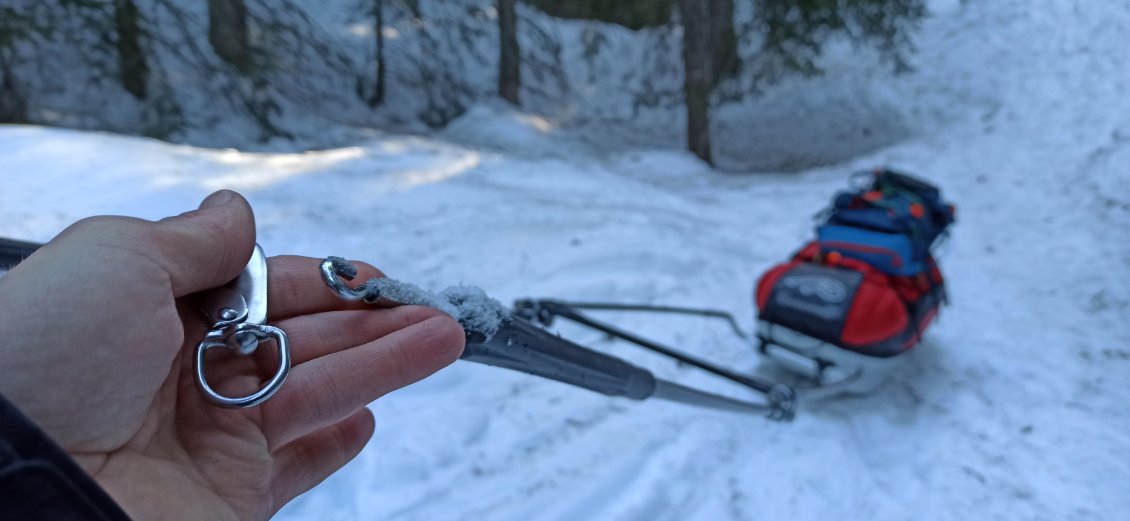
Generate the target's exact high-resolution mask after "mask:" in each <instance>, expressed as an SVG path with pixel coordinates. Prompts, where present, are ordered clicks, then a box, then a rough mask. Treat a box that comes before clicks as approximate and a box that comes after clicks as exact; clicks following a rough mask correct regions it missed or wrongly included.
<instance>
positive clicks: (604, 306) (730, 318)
mask: <svg viewBox="0 0 1130 521" xmlns="http://www.w3.org/2000/svg"><path fill="white" fill-rule="evenodd" d="M522 302H534V301H522ZM553 302H554V303H555V304H557V305H559V306H565V307H569V308H573V309H575V310H577V309H583V310H592V311H642V312H646V313H670V314H675V315H693V316H699V317H707V318H717V319H720V320H723V321H725V322H726V323H727V324H729V326H730V329H731V330H732V331H733V332H734V335H735V336H737V337H738V338H741V339H743V340H749V335H748V334H746V332H745V331H742V328H741V326H739V325H738V321H737V320H735V319H734V315H732V314H730V313H727V312H725V311H721V310H717V309H702V308H686V307H681V306H654V305H650V304H613V303H607V302H574V301H562V300H554V301H553Z"/></svg>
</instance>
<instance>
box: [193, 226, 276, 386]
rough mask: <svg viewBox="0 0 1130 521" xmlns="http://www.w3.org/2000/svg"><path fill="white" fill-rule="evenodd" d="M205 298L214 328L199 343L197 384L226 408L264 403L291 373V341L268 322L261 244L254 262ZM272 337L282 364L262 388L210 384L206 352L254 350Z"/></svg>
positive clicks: (240, 352) (256, 248) (249, 353)
mask: <svg viewBox="0 0 1130 521" xmlns="http://www.w3.org/2000/svg"><path fill="white" fill-rule="evenodd" d="M206 298H207V300H206V301H205V313H206V314H207V315H208V319H209V320H210V321H212V328H211V329H210V330H209V331H208V332H207V333H206V334H205V335H204V339H203V340H201V341H200V343H199V344H197V345H196V353H195V354H196V356H195V359H194V360H195V364H194V365H195V373H196V385H197V387H198V388H200V392H201V393H203V394H204V398H205V399H207V400H208V401H210V402H212V403H214V404H216V405H220V406H224V407H253V406H255V405H259V404H260V403H263V402H264V401H266V400H267V399H268V398H270V397H271V396H272V395H274V394H275V393H276V392H278V390H279V388H280V387H282V384H283V381H284V380H286V376H287V374H289V373H290V342H289V341H288V340H287V336H286V332H285V331H283V330H281V329H279V328H277V327H275V326H270V325H267V258H266V256H265V255H264V254H263V249H262V248H260V247H259V245H258V244H256V245H255V251H254V252H253V253H252V254H251V261H250V262H248V263H247V267H246V268H244V269H243V273H241V274H240V275H239V277H237V278H236V279H235V280H233V281H232V282H231V283H230V284H228V285H227V286H224V287H222V288H217V289H215V290H212V291H211V292H210V293H209V294H208V296H207V297H206ZM271 339H273V340H274V341H275V344H276V347H277V349H278V353H279V367H278V369H277V370H275V374H274V376H272V377H271V379H270V380H268V381H267V383H266V384H264V385H263V386H262V387H261V388H259V390H257V391H255V392H254V393H251V394H249V395H247V396H238V397H231V396H225V395H223V394H220V393H219V392H218V391H216V390H215V389H214V388H213V387H212V386H211V385H210V384H209V383H208V378H207V376H206V375H205V372H204V353H205V352H206V351H208V350H209V349H213V348H217V347H223V348H227V349H230V350H232V352H234V353H236V354H237V355H240V356H248V355H251V354H252V353H254V352H255V350H256V349H257V348H258V347H259V344H260V343H261V342H263V341H266V340H271Z"/></svg>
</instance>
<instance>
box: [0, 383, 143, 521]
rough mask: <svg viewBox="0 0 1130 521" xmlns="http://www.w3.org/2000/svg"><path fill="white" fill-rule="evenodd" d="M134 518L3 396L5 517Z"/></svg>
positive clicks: (0, 512) (59, 520)
mask: <svg viewBox="0 0 1130 521" xmlns="http://www.w3.org/2000/svg"><path fill="white" fill-rule="evenodd" d="M16 520H19V521H48V520H50V521H72V520H82V521H87V520H97V521H129V516H127V515H126V513H125V512H123V511H122V509H121V508H120V507H118V505H117V504H116V503H114V500H113V499H111V498H110V496H109V495H108V494H106V492H105V491H103V490H102V488H101V487H99V486H98V484H97V483H95V482H94V480H93V479H91V477H90V476H89V475H87V473H86V472H85V471H84V470H82V469H81V468H80V467H79V466H78V464H76V463H75V462H74V460H72V459H71V457H70V456H69V455H67V453H66V452H64V451H63V449H61V448H59V446H58V445H55V443H54V442H53V441H51V439H50V438H48V437H47V435H46V434H45V433H43V431H40V430H39V428H38V427H36V426H35V425H34V424H32V423H31V420H29V419H27V418H26V417H25V416H24V415H23V414H21V413H20V411H19V410H17V409H16V408H15V407H14V406H13V405H12V404H10V403H8V401H7V400H5V399H4V397H3V396H0V521H16Z"/></svg>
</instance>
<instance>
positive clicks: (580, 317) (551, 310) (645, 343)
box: [515, 300, 778, 393]
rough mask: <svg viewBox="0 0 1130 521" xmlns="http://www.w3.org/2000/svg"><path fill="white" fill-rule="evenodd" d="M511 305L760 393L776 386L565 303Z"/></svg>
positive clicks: (528, 302)
mask: <svg viewBox="0 0 1130 521" xmlns="http://www.w3.org/2000/svg"><path fill="white" fill-rule="evenodd" d="M515 308H516V309H517V310H518V311H519V315H523V316H527V315H529V314H531V312H532V314H533V315H534V316H535V317H536V318H537V319H538V320H539V321H540V322H541V323H542V324H545V325H549V323H551V322H552V321H553V317H555V316H559V317H562V318H565V319H568V320H572V321H573V322H576V323H578V324H582V325H585V326H588V327H591V328H593V329H596V330H598V331H602V332H604V333H607V334H609V335H612V336H614V337H617V338H620V339H623V340H626V341H628V342H631V343H633V344H636V345H638V346H640V347H643V348H645V349H648V350H651V351H654V352H656V353H659V354H662V355H664V356H667V357H670V358H673V359H675V360H678V361H680V362H682V363H685V364H687V365H692V366H694V367H697V368H699V369H702V370H704V371H707V372H710V373H713V374H715V375H717V376H721V377H722V378H725V379H727V380H730V381H733V382H737V383H739V384H741V385H744V386H746V387H750V388H752V389H755V390H757V391H760V392H762V393H769V392H770V391H772V390H773V389H774V388H775V387H778V384H776V383H773V382H770V381H766V380H761V379H757V378H753V377H750V376H746V375H742V374H738V373H735V372H733V371H730V370H727V369H725V368H723V367H719V366H717V365H714V364H712V363H710V362H707V361H706V360H702V359H700V358H696V357H694V356H691V355H688V354H686V353H683V352H681V351H677V350H675V349H672V348H670V347H667V346H664V345H661V344H658V343H655V342H652V341H650V340H648V339H646V338H642V337H639V336H636V335H634V334H632V333H629V332H627V331H624V330H622V329H619V328H617V327H615V326H612V325H609V324H605V323H603V322H600V321H597V320H594V319H592V318H589V317H588V316H586V315H584V314H582V313H581V312H579V311H577V310H576V309H573V308H572V307H571V306H570V305H569V304H567V303H563V302H558V301H555V300H533V301H521V302H518V303H517V304H516V305H515ZM523 309H526V310H529V311H527V312H526V313H525V314H523V313H522V312H521V310H523Z"/></svg>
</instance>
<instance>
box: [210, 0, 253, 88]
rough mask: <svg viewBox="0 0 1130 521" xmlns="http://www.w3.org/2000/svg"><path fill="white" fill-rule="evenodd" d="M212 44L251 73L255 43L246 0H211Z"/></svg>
mask: <svg viewBox="0 0 1130 521" xmlns="http://www.w3.org/2000/svg"><path fill="white" fill-rule="evenodd" d="M208 43H210V44H211V45H212V49H213V50H214V51H215V52H216V55H217V56H219V57H220V59H222V60H224V61H225V62H227V63H229V64H231V65H232V66H234V67H235V68H236V69H238V70H239V71H240V72H243V73H247V72H251V62H252V60H251V42H250V40H249V38H248V33H247V4H246V3H245V2H244V0H208Z"/></svg>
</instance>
